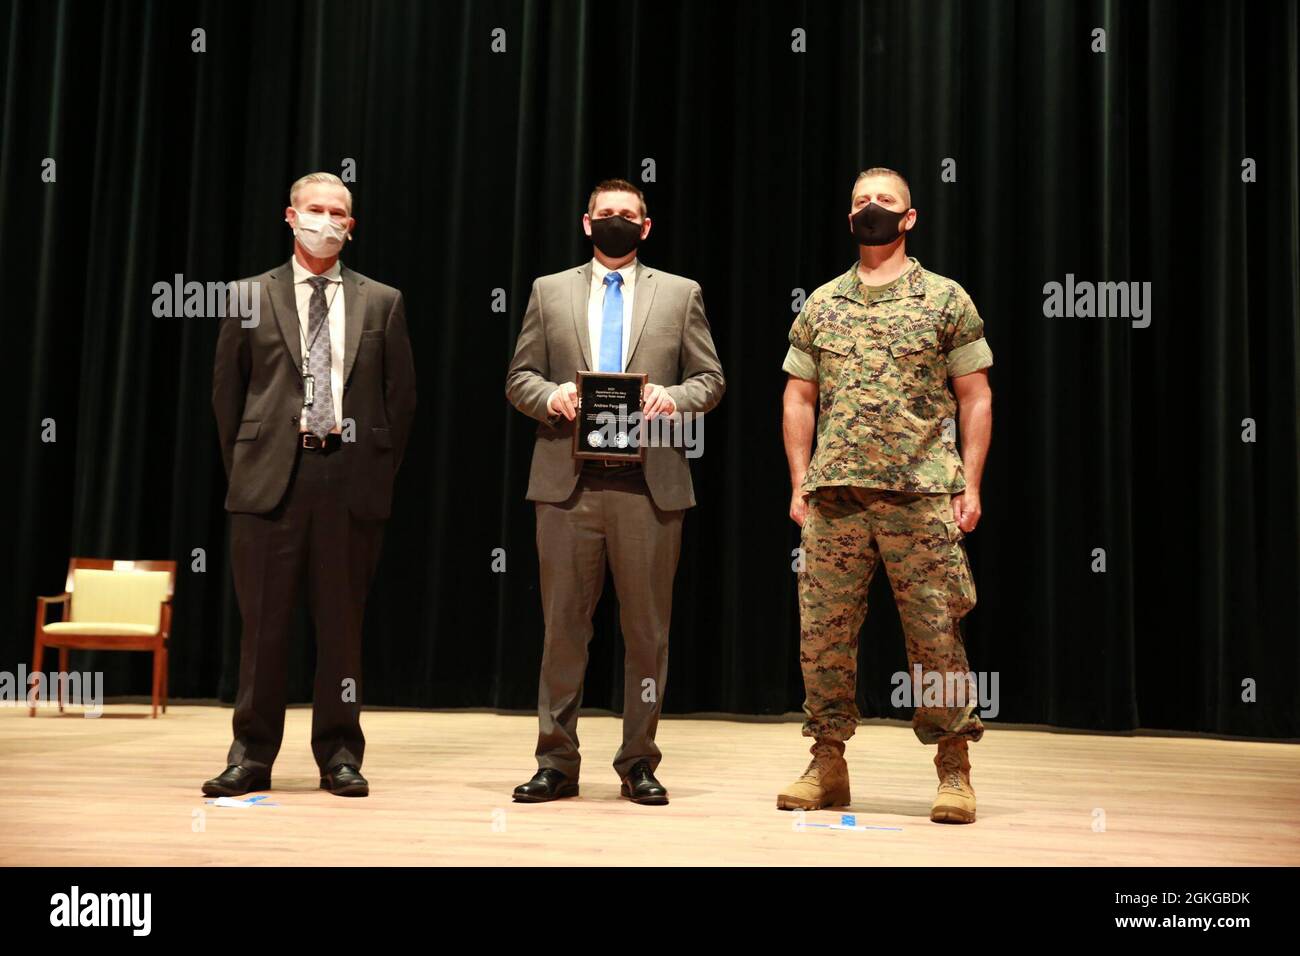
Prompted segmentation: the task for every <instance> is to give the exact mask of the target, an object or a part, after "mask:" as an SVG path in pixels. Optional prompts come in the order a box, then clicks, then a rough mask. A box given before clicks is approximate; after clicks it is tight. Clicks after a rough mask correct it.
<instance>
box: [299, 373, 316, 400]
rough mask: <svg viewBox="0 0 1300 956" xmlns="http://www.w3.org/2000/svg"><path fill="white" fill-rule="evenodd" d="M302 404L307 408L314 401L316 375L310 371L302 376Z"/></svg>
mask: <svg viewBox="0 0 1300 956" xmlns="http://www.w3.org/2000/svg"><path fill="white" fill-rule="evenodd" d="M302 391H303V404H304V405H306V406H307V407H308V408H310V407H311V406H312V403H313V402H315V401H316V376H314V375H312V374H311V373H310V372H309V373H308V374H306V375H304V376H303V377H302Z"/></svg>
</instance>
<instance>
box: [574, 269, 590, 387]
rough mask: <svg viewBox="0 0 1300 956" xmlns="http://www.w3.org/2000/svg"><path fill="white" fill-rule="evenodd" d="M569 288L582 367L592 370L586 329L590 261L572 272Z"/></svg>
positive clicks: (588, 335) (588, 332)
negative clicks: (580, 349) (580, 350)
mask: <svg viewBox="0 0 1300 956" xmlns="http://www.w3.org/2000/svg"><path fill="white" fill-rule="evenodd" d="M569 288H570V289H571V290H572V299H573V330H574V332H576V333H577V335H578V345H579V346H581V348H582V360H583V362H584V363H585V365H584V367H585V368H586V369H591V368H594V366H593V365H592V364H591V333H590V331H589V330H588V328H587V302H588V300H589V299H590V298H591V260H588V261H587V263H586V264H585V265H583V266H582V267H581V268H578V269H575V270H574V271H573V280H572V282H571V283H570V286H569Z"/></svg>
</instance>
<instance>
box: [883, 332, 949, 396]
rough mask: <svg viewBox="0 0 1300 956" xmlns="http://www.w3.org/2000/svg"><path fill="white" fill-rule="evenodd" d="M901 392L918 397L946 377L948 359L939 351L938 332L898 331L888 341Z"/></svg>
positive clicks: (937, 386)
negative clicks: (894, 336) (900, 332)
mask: <svg viewBox="0 0 1300 956" xmlns="http://www.w3.org/2000/svg"><path fill="white" fill-rule="evenodd" d="M889 354H890V355H891V356H892V357H893V364H894V372H895V375H896V376H897V381H896V385H897V388H898V392H899V394H900V395H903V396H905V397H907V398H919V397H921V396H922V395H928V394H929V393H930V392H933V391H935V390H936V389H939V388H942V387H943V386H944V384H945V383H946V382H947V380H948V376H947V368H948V367H947V363H946V361H945V360H944V357H943V355H942V353H940V351H939V333H938V331H937V330H935V329H922V330H921V331H919V332H909V333H907V334H905V335H900V336H898V337H897V338H895V339H894V340H893V341H891V342H890V343H889Z"/></svg>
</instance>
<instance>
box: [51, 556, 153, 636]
mask: <svg viewBox="0 0 1300 956" xmlns="http://www.w3.org/2000/svg"><path fill="white" fill-rule="evenodd" d="M170 579H171V575H170V574H168V573H167V572H166V571H100V570H95V569H93V568H77V569H76V570H75V571H73V572H72V614H71V617H70V618H69V622H68V623H72V624H82V625H93V626H94V627H104V626H111V625H123V624H125V625H141V626H144V627H147V628H148V631H147V633H149V634H153V633H155V632H156V631H157V630H158V624H159V621H160V615H161V612H162V607H161V605H162V602H163V601H165V600H167V585H168V584H169V583H170ZM48 629H49V627H47V630H48ZM112 633H129V634H138V633H140V632H139V631H122V632H112Z"/></svg>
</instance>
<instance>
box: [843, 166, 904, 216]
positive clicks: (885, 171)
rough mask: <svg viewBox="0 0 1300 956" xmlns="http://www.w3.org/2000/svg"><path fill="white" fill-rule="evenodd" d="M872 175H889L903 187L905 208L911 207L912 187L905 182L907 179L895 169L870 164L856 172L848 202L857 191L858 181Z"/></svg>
mask: <svg viewBox="0 0 1300 956" xmlns="http://www.w3.org/2000/svg"><path fill="white" fill-rule="evenodd" d="M872 176H890V177H892V178H893V179H894V180H896V181H897V182H898V185H900V186H902V187H903V196H902V199H903V202H904V203H906V204H907V208H908V209H911V208H912V187H911V186H909V185H908V184H907V179H906V178H905V177H904V176H903V174H902V173H900V172H899V171H898V170H897V169H890V168H889V167H888V166H872V167H871V168H870V169H864V170H863V171H862V172H860V173H858V178H857V179H855V180H853V192H852V193H850V194H849V202H852V201H853V196H854V194H855V193H857V191H858V183H860V182H862V180H864V179H868V178H870V177H872Z"/></svg>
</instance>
